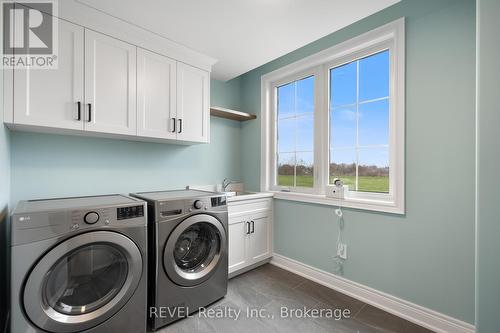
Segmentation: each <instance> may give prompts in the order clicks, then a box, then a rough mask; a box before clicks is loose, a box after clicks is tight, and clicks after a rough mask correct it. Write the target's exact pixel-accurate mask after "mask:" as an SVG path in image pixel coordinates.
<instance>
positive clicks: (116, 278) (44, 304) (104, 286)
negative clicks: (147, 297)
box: [24, 231, 143, 332]
mask: <svg viewBox="0 0 500 333" xmlns="http://www.w3.org/2000/svg"><path fill="white" fill-rule="evenodd" d="M142 264H143V263H142V257H141V254H140V251H139V249H138V248H137V246H136V245H135V243H134V242H133V241H132V240H130V239H128V238H127V237H125V236H123V235H121V234H118V233H114V232H107V231H96V232H89V233H86V234H81V235H78V236H75V237H73V238H70V239H68V240H66V241H64V242H63V243H61V244H59V245H58V246H56V247H55V248H53V249H52V250H51V251H49V252H48V253H47V254H46V255H44V257H43V258H42V259H41V260H40V261H39V262H38V263H37V265H36V266H35V268H34V269H33V271H32V273H31V274H30V276H29V278H28V280H27V282H26V286H25V290H24V307H25V309H26V313H27V315H28V316H29V318H30V319H31V320H32V321H33V322H34V323H35V324H36V325H37V326H38V327H40V328H42V329H44V330H48V331H52V332H77V331H81V330H85V329H89V328H92V327H94V326H96V325H98V324H100V323H102V322H103V321H105V320H106V319H108V318H109V317H111V316H112V315H113V314H115V313H116V311H118V310H119V309H120V308H121V307H122V306H123V305H124V304H125V303H126V302H127V301H128V299H129V298H130V297H131V296H132V294H133V293H134V291H135V289H136V288H137V285H138V283H139V280H140V277H141V274H142Z"/></svg>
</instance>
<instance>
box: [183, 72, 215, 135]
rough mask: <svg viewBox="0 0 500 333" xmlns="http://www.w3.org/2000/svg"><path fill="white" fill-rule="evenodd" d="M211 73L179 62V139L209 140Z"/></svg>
mask: <svg viewBox="0 0 500 333" xmlns="http://www.w3.org/2000/svg"><path fill="white" fill-rule="evenodd" d="M209 94H210V91H209V73H208V72H206V71H203V70H201V69H198V68H196V67H192V66H189V65H186V64H183V63H180V62H178V63H177V139H178V140H183V141H191V142H208V141H209V137H210V135H209Z"/></svg>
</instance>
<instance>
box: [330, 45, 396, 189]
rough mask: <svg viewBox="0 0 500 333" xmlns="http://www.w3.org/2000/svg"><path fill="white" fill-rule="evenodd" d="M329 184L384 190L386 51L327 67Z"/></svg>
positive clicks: (386, 173)
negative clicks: (339, 180)
mask: <svg viewBox="0 0 500 333" xmlns="http://www.w3.org/2000/svg"><path fill="white" fill-rule="evenodd" d="M329 79H330V92H329V93H330V96H329V104H330V143H329V144H330V165H329V170H330V172H329V182H330V184H332V183H333V180H334V179H335V178H340V179H342V180H343V182H344V184H346V185H348V186H349V190H352V191H360V192H380V193H389V98H390V97H389V50H384V51H381V52H379V53H376V54H373V55H369V56H367V57H365V58H361V59H357V60H355V61H352V62H349V63H347V64H344V65H340V66H338V67H335V68H332V69H330V78H329Z"/></svg>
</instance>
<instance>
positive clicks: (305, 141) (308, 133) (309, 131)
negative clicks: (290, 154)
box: [296, 114, 314, 151]
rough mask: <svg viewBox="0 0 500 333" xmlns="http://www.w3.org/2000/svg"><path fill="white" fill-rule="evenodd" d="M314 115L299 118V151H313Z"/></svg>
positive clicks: (297, 143)
mask: <svg viewBox="0 0 500 333" xmlns="http://www.w3.org/2000/svg"><path fill="white" fill-rule="evenodd" d="M313 130H314V118H313V115H312V114H310V115H305V116H302V117H300V118H297V142H296V145H297V151H313V140H314V136H313Z"/></svg>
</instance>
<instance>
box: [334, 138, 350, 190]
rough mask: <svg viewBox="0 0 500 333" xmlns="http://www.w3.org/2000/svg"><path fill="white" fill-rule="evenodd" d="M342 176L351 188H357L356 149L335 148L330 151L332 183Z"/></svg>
mask: <svg viewBox="0 0 500 333" xmlns="http://www.w3.org/2000/svg"><path fill="white" fill-rule="evenodd" d="M335 178H340V179H342V181H343V182H344V184H345V185H349V189H350V190H355V189H356V149H355V148H350V149H334V150H331V151H330V184H333V180H334V179H335Z"/></svg>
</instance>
